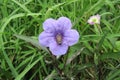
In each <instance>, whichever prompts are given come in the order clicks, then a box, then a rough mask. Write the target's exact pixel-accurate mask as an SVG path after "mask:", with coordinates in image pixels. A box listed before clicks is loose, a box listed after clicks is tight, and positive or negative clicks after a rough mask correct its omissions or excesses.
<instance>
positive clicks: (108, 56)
mask: <svg viewBox="0 0 120 80" xmlns="http://www.w3.org/2000/svg"><path fill="white" fill-rule="evenodd" d="M99 57H100V60H105V59H115V60H118V59H120V52H113V53H104V54H102V55H101V56H99Z"/></svg>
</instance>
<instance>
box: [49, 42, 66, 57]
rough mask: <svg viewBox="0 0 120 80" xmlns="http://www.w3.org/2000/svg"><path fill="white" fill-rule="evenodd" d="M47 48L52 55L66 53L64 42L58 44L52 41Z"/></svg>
mask: <svg viewBox="0 0 120 80" xmlns="http://www.w3.org/2000/svg"><path fill="white" fill-rule="evenodd" d="M49 49H50V51H51V52H52V54H53V55H55V56H60V55H64V54H65V53H67V50H68V46H67V45H64V44H61V45H58V44H57V43H56V42H53V43H51V44H50V45H49Z"/></svg>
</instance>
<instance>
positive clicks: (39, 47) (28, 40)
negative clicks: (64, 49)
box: [14, 34, 49, 53]
mask: <svg viewBox="0 0 120 80" xmlns="http://www.w3.org/2000/svg"><path fill="white" fill-rule="evenodd" d="M14 36H16V37H17V38H19V39H22V40H24V41H26V42H28V43H31V44H32V45H33V46H35V47H37V48H38V49H40V50H41V49H43V50H45V51H46V52H48V53H49V51H48V50H47V48H45V47H42V46H41V45H40V44H39V42H38V41H37V40H35V39H32V38H30V37H28V36H23V35H17V34H14Z"/></svg>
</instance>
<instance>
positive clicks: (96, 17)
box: [88, 14, 100, 25]
mask: <svg viewBox="0 0 120 80" xmlns="http://www.w3.org/2000/svg"><path fill="white" fill-rule="evenodd" d="M88 23H89V24H91V25H94V24H100V15H99V14H97V15H94V16H91V17H90V18H89V19H88Z"/></svg>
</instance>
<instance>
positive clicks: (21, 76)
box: [15, 55, 43, 80]
mask: <svg viewBox="0 0 120 80" xmlns="http://www.w3.org/2000/svg"><path fill="white" fill-rule="evenodd" d="M42 57H43V56H42V55H39V56H38V55H36V57H35V59H36V60H35V61H34V62H33V63H31V64H29V65H27V66H26V68H25V69H24V70H23V71H22V72H21V73H20V74H19V75H18V76H17V77H16V78H15V80H21V79H22V78H23V77H24V76H25V74H26V73H27V72H28V71H29V70H30V69H31V68H32V67H33V66H34V65H35V64H36V63H38V62H39V61H40V60H41V59H42Z"/></svg>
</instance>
